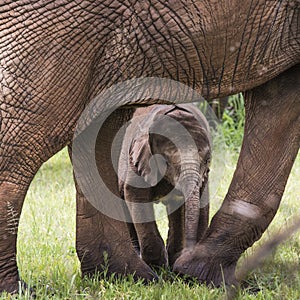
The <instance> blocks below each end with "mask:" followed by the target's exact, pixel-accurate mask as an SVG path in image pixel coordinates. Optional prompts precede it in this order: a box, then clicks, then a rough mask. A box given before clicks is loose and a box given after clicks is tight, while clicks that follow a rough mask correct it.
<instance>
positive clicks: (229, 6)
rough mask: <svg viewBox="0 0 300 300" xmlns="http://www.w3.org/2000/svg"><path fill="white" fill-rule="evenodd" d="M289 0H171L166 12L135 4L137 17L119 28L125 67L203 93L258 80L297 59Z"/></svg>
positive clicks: (239, 88) (234, 90)
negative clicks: (186, 85) (195, 0)
mask: <svg viewBox="0 0 300 300" xmlns="http://www.w3.org/2000/svg"><path fill="white" fill-rule="evenodd" d="M290 2H292V1H286V2H284V3H282V1H267V2H266V1H260V0H256V1H247V2H241V1H240V2H239V1H223V2H222V3H220V2H219V1H204V2H202V3H197V4H195V3H193V1H187V2H186V3H185V4H184V5H183V3H182V1H175V4H174V6H175V7H174V6H172V8H173V9H172V10H171V9H169V10H168V11H167V13H166V7H164V4H157V3H155V4H154V3H152V4H151V5H150V4H149V6H147V5H146V4H138V7H137V8H136V11H137V14H138V16H139V19H135V18H134V17H133V16H131V18H129V19H130V22H129V23H130V29H126V33H124V32H123V33H121V34H120V31H119V33H118V38H119V42H120V41H123V42H124V45H125V44H127V46H128V47H127V56H126V58H127V59H126V65H127V67H128V64H129V65H131V68H126V72H131V71H133V72H135V73H137V74H139V75H142V76H159V77H169V78H172V79H174V80H178V81H181V82H183V83H186V84H188V85H190V86H193V87H195V88H197V89H199V91H200V92H201V94H202V95H203V96H204V97H206V98H215V97H221V96H225V95H228V94H234V93H238V92H240V91H244V90H249V89H251V88H253V87H255V86H258V85H261V84H262V83H264V82H266V81H268V80H270V79H271V78H273V77H275V76H277V75H278V74H280V73H281V72H283V71H284V70H286V69H288V68H289V67H291V66H293V65H295V64H296V63H297V62H298V61H299V59H300V50H299V46H298V44H297V34H298V35H299V30H298V27H297V16H298V15H299V10H298V9H297V8H296V7H295V6H291V5H289V4H290ZM172 5H173V4H172ZM160 6H161V7H160ZM128 28H129V27H128ZM122 35H123V38H122ZM133 44H135V45H133ZM118 45H119V47H120V43H119V44H118ZM133 49H135V50H134V53H135V56H132V57H131V58H130V59H129V60H128V58H129V56H130V54H129V53H132V52H133ZM110 53H111V52H110ZM139 53H140V54H141V55H142V57H141V56H139ZM128 55H129V56H128Z"/></svg>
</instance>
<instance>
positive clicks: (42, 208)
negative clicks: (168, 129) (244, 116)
mask: <svg viewBox="0 0 300 300" xmlns="http://www.w3.org/2000/svg"><path fill="white" fill-rule="evenodd" d="M239 109H241V110H242V107H241V108H239ZM226 113H228V112H226ZM238 113H239V114H240V113H242V112H240V111H239V112H238ZM225 120H227V116H225ZM232 126H235V128H236V126H237V125H236V123H230V121H228V122H227V124H225V125H224V127H223V130H224V140H225V141H226V142H225V143H227V142H228V141H229V140H230V139H232V140H234V143H236V144H235V145H234V146H233V147H231V146H230V147H229V146H228V147H227V148H226V149H227V151H226V156H225V155H223V154H222V153H217V154H216V157H215V159H216V160H218V159H220V158H219V156H220V157H222V158H225V157H226V160H225V163H224V165H223V166H222V171H223V172H222V176H221V178H220V180H219V181H218V182H217V183H216V184H215V189H216V191H215V192H214V194H213V197H212V199H211V205H212V209H211V211H212V213H211V214H213V213H214V212H215V211H216V210H217V209H218V207H219V206H220V204H221V202H222V200H223V199H224V196H225V193H226V191H227V188H228V185H229V183H230V180H231V177H232V174H233V171H234V168H235V163H236V160H237V152H236V151H234V149H237V148H238V147H239V141H238V139H240V138H239V134H240V132H237V133H236V137H234V133H233V132H234V130H233V129H232ZM238 126H239V125H238ZM240 130H241V128H238V130H237V131H240ZM235 139H236V140H235ZM299 179H300V155H298V158H297V160H296V162H295V165H294V167H293V170H292V173H291V176H290V178H289V181H288V184H287V187H286V190H285V193H284V197H283V200H282V204H281V206H280V209H279V211H278V213H277V215H276V217H275V219H274V221H273V222H272V224H271V226H270V227H269V229H268V230H267V232H266V233H265V234H264V235H263V238H262V239H261V240H260V241H259V242H258V243H256V244H255V245H254V247H252V248H251V249H249V250H248V251H247V253H246V254H245V255H244V256H243V258H242V259H241V260H243V259H244V258H245V257H247V256H249V255H251V254H252V253H254V252H255V250H256V249H257V248H258V247H259V246H260V245H262V244H264V242H266V241H267V240H269V239H270V237H272V236H273V234H275V233H277V232H278V231H280V230H283V229H284V228H285V226H286V225H287V224H289V223H290V222H291V220H292V218H293V217H294V216H296V215H299V203H298V200H299V195H300V185H299ZM158 223H159V226H160V230H161V232H162V235H163V237H164V238H165V237H166V232H167V222H166V219H163V220H160V221H159V222H158ZM299 259H300V240H299V236H298V235H297V234H296V235H294V236H293V237H292V238H291V239H290V240H289V241H288V242H286V243H284V244H282V245H281V246H280V247H278V249H277V250H276V251H274V252H273V253H272V255H271V256H270V257H268V259H267V260H266V261H265V263H264V264H263V265H262V266H261V267H260V268H259V269H256V270H254V271H253V272H251V273H250V274H249V275H248V276H247V279H246V285H245V286H244V287H243V288H242V289H241V290H239V291H238V295H237V298H238V299H300V269H299ZM18 263H19V267H20V272H21V276H22V278H23V279H24V280H25V281H26V282H27V283H28V284H29V286H30V287H34V288H35V292H36V295H37V299H225V296H226V290H224V289H223V288H221V289H213V288H207V287H205V286H203V285H199V284H198V283H196V282H189V283H187V282H184V281H183V280H182V279H179V278H177V277H176V276H175V275H174V274H172V273H171V272H168V271H162V272H161V273H160V274H159V276H160V279H159V282H158V283H155V284H150V285H147V286H145V285H143V284H142V283H141V282H137V283H134V282H133V280H132V278H130V277H129V278H128V279H126V280H124V279H123V280H118V279H115V278H106V279H99V278H98V279H97V278H95V279H81V277H80V266H79V262H78V259H77V256H76V252H75V190H74V186H73V179H72V170H71V166H70V162H69V159H68V155H67V151H66V150H63V151H61V152H60V153H58V154H57V155H56V156H54V157H53V158H52V159H50V160H49V161H48V162H47V163H45V164H44V165H43V166H42V168H41V170H40V171H39V172H38V174H37V175H36V177H35V179H34V181H33V183H32V185H31V187H30V189H29V192H28V195H27V197H26V200H25V204H24V209H23V214H22V218H21V222H20V231H19V238H18ZM9 298H10V296H9V295H4V294H3V295H2V296H0V299H9ZM17 298H19V299H29V295H28V294H25V295H23V296H21V295H20V296H19V297H17Z"/></svg>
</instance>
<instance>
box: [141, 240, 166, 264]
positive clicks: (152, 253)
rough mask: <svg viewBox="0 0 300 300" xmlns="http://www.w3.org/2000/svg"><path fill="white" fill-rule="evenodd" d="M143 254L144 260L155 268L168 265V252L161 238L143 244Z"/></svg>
mask: <svg viewBox="0 0 300 300" xmlns="http://www.w3.org/2000/svg"><path fill="white" fill-rule="evenodd" d="M149 242H150V243H149ZM141 255H142V258H143V260H144V261H145V262H146V263H147V264H148V265H150V266H151V267H153V268H157V267H165V266H167V265H168V254H167V251H166V248H165V245H164V242H163V240H162V239H160V238H156V239H155V240H153V239H151V240H150V241H147V243H144V244H143V245H142V249H141Z"/></svg>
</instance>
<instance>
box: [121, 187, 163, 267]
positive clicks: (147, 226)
mask: <svg viewBox="0 0 300 300" xmlns="http://www.w3.org/2000/svg"><path fill="white" fill-rule="evenodd" d="M149 193H150V191H149V190H147V189H139V188H134V187H132V186H130V185H127V184H125V187H124V194H125V199H127V201H126V202H127V206H128V208H129V211H130V214H131V218H132V221H133V223H134V227H135V230H136V233H137V236H138V241H139V246H140V252H141V256H142V258H143V260H144V261H145V262H146V263H147V264H148V265H151V266H153V267H157V266H159V267H162V266H166V265H167V264H168V257H167V252H166V248H165V244H164V241H163V239H162V238H161V235H160V233H159V231H158V228H157V225H156V222H155V217H154V210H153V204H152V203H151V202H149ZM128 200H131V201H132V202H131V201H128ZM143 204H144V205H143Z"/></svg>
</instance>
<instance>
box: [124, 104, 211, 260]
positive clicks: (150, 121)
mask: <svg viewBox="0 0 300 300" xmlns="http://www.w3.org/2000/svg"><path fill="white" fill-rule="evenodd" d="M122 153H123V154H122V155H121V157H120V162H119V173H120V174H122V176H121V177H122V178H121V180H120V189H121V194H122V195H123V197H124V199H125V201H126V202H127V205H128V208H129V211H130V214H131V217H132V222H133V224H134V230H135V231H136V235H137V238H138V242H139V247H140V250H141V254H142V257H143V259H144V260H145V261H146V262H147V263H149V264H152V265H164V264H166V263H167V260H168V258H167V254H166V253H165V252H166V250H165V246H164V243H163V241H162V238H161V236H160V234H159V232H158V229H157V226H156V223H155V217H154V212H153V205H152V204H153V201H154V200H157V199H161V198H162V197H163V196H166V197H165V198H164V199H165V201H164V203H165V204H166V206H167V210H168V217H169V236H168V243H167V249H168V256H169V261H170V263H171V264H172V263H173V262H174V260H175V259H176V256H178V254H179V252H180V251H181V250H182V248H183V247H187V248H188V247H191V246H193V245H194V244H195V243H196V242H197V241H199V240H200V239H201V237H202V236H203V234H204V232H205V230H206V228H207V224H208V211H209V209H208V202H209V201H208V172H209V162H210V157H211V143H210V135H209V126H208V123H207V121H206V119H205V117H204V116H203V115H202V113H201V112H200V110H199V109H197V108H196V107H195V106H194V105H193V104H184V105H154V106H151V107H148V108H139V109H137V110H136V112H135V115H134V118H133V120H132V124H131V125H130V126H129V127H128V128H127V132H126V135H125V139H124V143H123V149H122ZM176 198H177V200H176ZM178 199H181V200H180V201H178ZM183 203H185V205H182V204H183ZM141 204H143V205H141ZM132 229H133V227H132V228H131V232H132V231H133V230H132Z"/></svg>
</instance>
